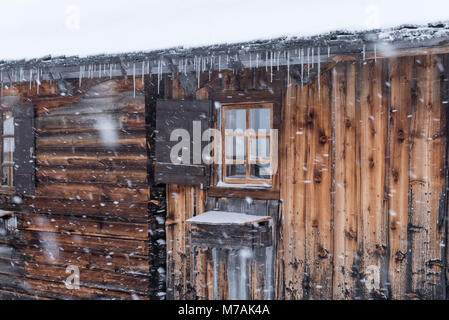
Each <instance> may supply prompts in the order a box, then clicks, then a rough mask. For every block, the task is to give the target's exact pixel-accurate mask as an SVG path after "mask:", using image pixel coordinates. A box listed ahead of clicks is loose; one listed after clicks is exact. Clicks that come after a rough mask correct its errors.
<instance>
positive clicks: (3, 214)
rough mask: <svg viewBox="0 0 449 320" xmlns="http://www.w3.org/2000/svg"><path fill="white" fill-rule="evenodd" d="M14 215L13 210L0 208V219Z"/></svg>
mask: <svg viewBox="0 0 449 320" xmlns="http://www.w3.org/2000/svg"><path fill="white" fill-rule="evenodd" d="M12 217H14V211H6V210H1V209H0V219H9V218H12Z"/></svg>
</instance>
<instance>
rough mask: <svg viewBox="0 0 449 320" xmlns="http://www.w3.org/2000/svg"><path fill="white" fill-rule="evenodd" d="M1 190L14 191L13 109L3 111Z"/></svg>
mask: <svg viewBox="0 0 449 320" xmlns="http://www.w3.org/2000/svg"><path fill="white" fill-rule="evenodd" d="M1 124H2V125H1V134H2V139H1V149H2V152H1V170H0V177H1V190H3V191H13V190H14V188H13V187H14V158H13V155H14V147H15V145H14V117H13V112H12V109H6V108H4V109H1Z"/></svg>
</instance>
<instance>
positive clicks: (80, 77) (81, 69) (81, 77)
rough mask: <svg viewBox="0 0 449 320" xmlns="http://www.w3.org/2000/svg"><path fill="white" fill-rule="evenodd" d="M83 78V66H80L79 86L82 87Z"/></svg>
mask: <svg viewBox="0 0 449 320" xmlns="http://www.w3.org/2000/svg"><path fill="white" fill-rule="evenodd" d="M82 80H83V67H82V66H80V74H79V84H78V86H79V87H80V88H81V82H82Z"/></svg>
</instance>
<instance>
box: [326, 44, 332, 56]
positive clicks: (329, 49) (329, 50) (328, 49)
mask: <svg viewBox="0 0 449 320" xmlns="http://www.w3.org/2000/svg"><path fill="white" fill-rule="evenodd" d="M327 57H328V58H330V57H331V47H329V46H327Z"/></svg>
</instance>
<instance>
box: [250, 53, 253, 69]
mask: <svg viewBox="0 0 449 320" xmlns="http://www.w3.org/2000/svg"><path fill="white" fill-rule="evenodd" d="M249 68H250V69H252V68H253V66H252V61H251V52H250V53H249Z"/></svg>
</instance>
